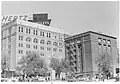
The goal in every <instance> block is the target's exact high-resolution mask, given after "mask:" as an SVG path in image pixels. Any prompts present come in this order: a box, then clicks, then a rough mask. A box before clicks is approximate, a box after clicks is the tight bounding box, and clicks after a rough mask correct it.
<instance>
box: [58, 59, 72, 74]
mask: <svg viewBox="0 0 120 84" xmlns="http://www.w3.org/2000/svg"><path fill="white" fill-rule="evenodd" d="M60 65H61V68H62V72H65V73H67V72H70V71H71V69H70V67H69V62H68V61H67V60H65V59H62V60H61V62H60Z"/></svg>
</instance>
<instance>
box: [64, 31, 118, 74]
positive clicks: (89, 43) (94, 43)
mask: <svg viewBox="0 0 120 84" xmlns="http://www.w3.org/2000/svg"><path fill="white" fill-rule="evenodd" d="M65 55H66V60H68V61H69V64H70V67H71V70H72V71H73V72H74V73H75V74H76V75H77V74H79V75H83V76H87V75H91V76H93V75H95V74H98V65H97V62H96V60H97V59H98V58H99V57H100V56H102V55H105V58H106V59H107V60H108V61H109V65H110V66H111V67H112V69H111V72H112V74H113V75H115V73H116V71H115V70H116V68H117V67H118V63H117V61H116V60H117V43H116V38H115V37H112V36H108V35H104V34H100V33H96V32H92V31H88V32H85V33H81V34H78V35H74V36H71V37H68V38H65Z"/></svg>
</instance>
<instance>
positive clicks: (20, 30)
mask: <svg viewBox="0 0 120 84" xmlns="http://www.w3.org/2000/svg"><path fill="white" fill-rule="evenodd" d="M18 31H19V32H23V27H20V26H19V29H18ZM26 33H27V34H31V29H30V28H26ZM33 35H40V36H45V32H44V31H40V32H38V30H36V29H33ZM46 37H47V38H51V33H50V32H47V33H46ZM56 37H57V36H55V39H56ZM59 39H60V40H62V36H61V35H59Z"/></svg>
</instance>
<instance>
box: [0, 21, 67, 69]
mask: <svg viewBox="0 0 120 84" xmlns="http://www.w3.org/2000/svg"><path fill="white" fill-rule="evenodd" d="M1 34H2V36H1V37H2V41H1V43H2V49H1V51H2V54H3V55H5V56H7V57H8V58H9V61H8V64H9V65H10V67H9V68H10V70H11V69H15V68H16V66H17V63H18V61H19V60H20V59H21V57H22V56H26V55H27V54H29V53H32V52H36V53H38V54H39V55H40V56H41V57H44V58H45V59H46V61H47V63H48V64H49V62H50V58H51V57H56V58H58V59H62V58H64V57H65V50H64V49H65V48H64V31H63V30H60V29H57V28H53V27H50V26H45V25H42V24H38V23H33V22H28V21H23V20H19V19H17V20H14V21H11V22H9V23H7V24H6V25H4V26H2V32H1Z"/></svg>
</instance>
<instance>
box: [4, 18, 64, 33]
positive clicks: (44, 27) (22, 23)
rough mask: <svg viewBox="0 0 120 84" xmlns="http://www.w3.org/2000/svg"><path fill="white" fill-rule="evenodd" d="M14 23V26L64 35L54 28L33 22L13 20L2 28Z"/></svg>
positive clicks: (60, 30)
mask: <svg viewBox="0 0 120 84" xmlns="http://www.w3.org/2000/svg"><path fill="white" fill-rule="evenodd" d="M14 22H15V24H20V25H25V26H30V27H33V28H38V29H43V30H47V31H52V32H58V33H62V34H64V30H62V29H59V28H54V27H50V26H45V25H42V24H38V23H34V22H28V21H24V20H20V19H17V20H13V21H11V22H9V23H7V24H6V25H4V26H2V27H5V26H7V25H9V24H12V23H13V24H14Z"/></svg>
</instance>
